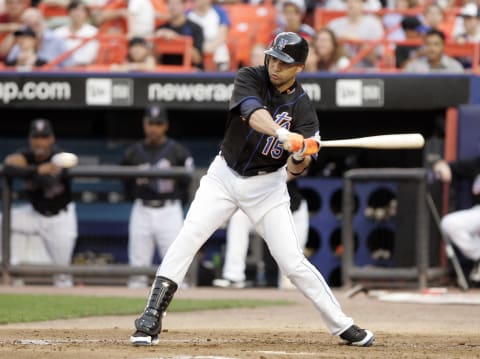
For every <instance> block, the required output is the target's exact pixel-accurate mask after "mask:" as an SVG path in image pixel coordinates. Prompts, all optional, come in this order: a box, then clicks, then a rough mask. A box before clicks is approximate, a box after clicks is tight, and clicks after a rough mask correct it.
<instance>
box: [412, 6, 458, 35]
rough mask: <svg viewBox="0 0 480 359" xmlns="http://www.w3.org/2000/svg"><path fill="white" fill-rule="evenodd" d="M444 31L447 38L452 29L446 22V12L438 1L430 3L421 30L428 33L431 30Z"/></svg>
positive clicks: (426, 8)
mask: <svg viewBox="0 0 480 359" xmlns="http://www.w3.org/2000/svg"><path fill="white" fill-rule="evenodd" d="M432 29H433V30H438V31H442V32H443V33H444V35H445V37H446V38H448V37H450V36H451V31H453V29H449V28H448V27H447V26H446V24H445V12H444V11H443V9H442V7H441V6H440V5H438V4H436V3H432V4H429V5H428V6H426V7H425V11H424V14H423V18H422V26H421V29H420V30H421V32H422V33H423V34H426V33H427V32H428V31H429V30H432Z"/></svg>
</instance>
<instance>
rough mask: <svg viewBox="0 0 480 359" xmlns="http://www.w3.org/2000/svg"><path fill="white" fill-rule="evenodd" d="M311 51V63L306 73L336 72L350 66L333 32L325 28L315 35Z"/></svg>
mask: <svg viewBox="0 0 480 359" xmlns="http://www.w3.org/2000/svg"><path fill="white" fill-rule="evenodd" d="M312 50H313V51H311V52H312V58H311V60H310V61H312V62H313V63H312V66H311V67H309V69H308V71H338V70H341V69H344V68H346V67H348V66H349V65H350V60H349V59H348V56H347V55H346V53H345V50H344V49H343V47H342V46H340V44H339V43H338V40H337V37H336V36H335V34H334V32H333V31H332V30H330V29H328V28H326V27H324V28H322V29H320V30H318V31H317V33H316V34H315V37H314V38H313V41H312ZM307 62H308V61H307ZM306 67H307V65H306Z"/></svg>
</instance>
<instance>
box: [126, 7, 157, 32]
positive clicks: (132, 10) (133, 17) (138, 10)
mask: <svg viewBox="0 0 480 359" xmlns="http://www.w3.org/2000/svg"><path fill="white" fill-rule="evenodd" d="M154 31H155V8H154V7H153V5H152V2H151V0H128V36H129V37H136V36H141V37H147V36H152V35H153V33H154Z"/></svg>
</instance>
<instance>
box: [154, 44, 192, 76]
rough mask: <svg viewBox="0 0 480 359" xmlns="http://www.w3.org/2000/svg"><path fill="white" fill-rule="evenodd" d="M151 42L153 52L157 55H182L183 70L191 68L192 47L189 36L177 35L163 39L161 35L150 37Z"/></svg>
mask: <svg viewBox="0 0 480 359" xmlns="http://www.w3.org/2000/svg"><path fill="white" fill-rule="evenodd" d="M151 41H152V42H153V47H154V51H155V54H156V55H157V56H161V55H166V54H169V55H182V57H183V64H182V65H181V66H176V67H183V70H191V69H192V47H193V40H192V38H191V37H190V36H179V37H176V38H174V39H165V38H163V37H154V38H152V39H151Z"/></svg>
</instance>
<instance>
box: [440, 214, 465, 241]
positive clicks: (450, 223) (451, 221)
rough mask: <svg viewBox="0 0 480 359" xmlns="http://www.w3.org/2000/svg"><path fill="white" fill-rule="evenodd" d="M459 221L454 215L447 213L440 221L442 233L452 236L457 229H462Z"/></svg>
mask: <svg viewBox="0 0 480 359" xmlns="http://www.w3.org/2000/svg"><path fill="white" fill-rule="evenodd" d="M457 222H458V221H457V220H456V219H455V218H454V217H452V216H448V215H447V216H445V217H443V219H442V221H441V222H440V228H441V230H442V233H444V234H446V235H447V236H450V237H451V236H452V235H453V234H454V233H455V232H456V231H457V230H459V229H460V228H459V226H458V223H457ZM460 227H461V226H460Z"/></svg>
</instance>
